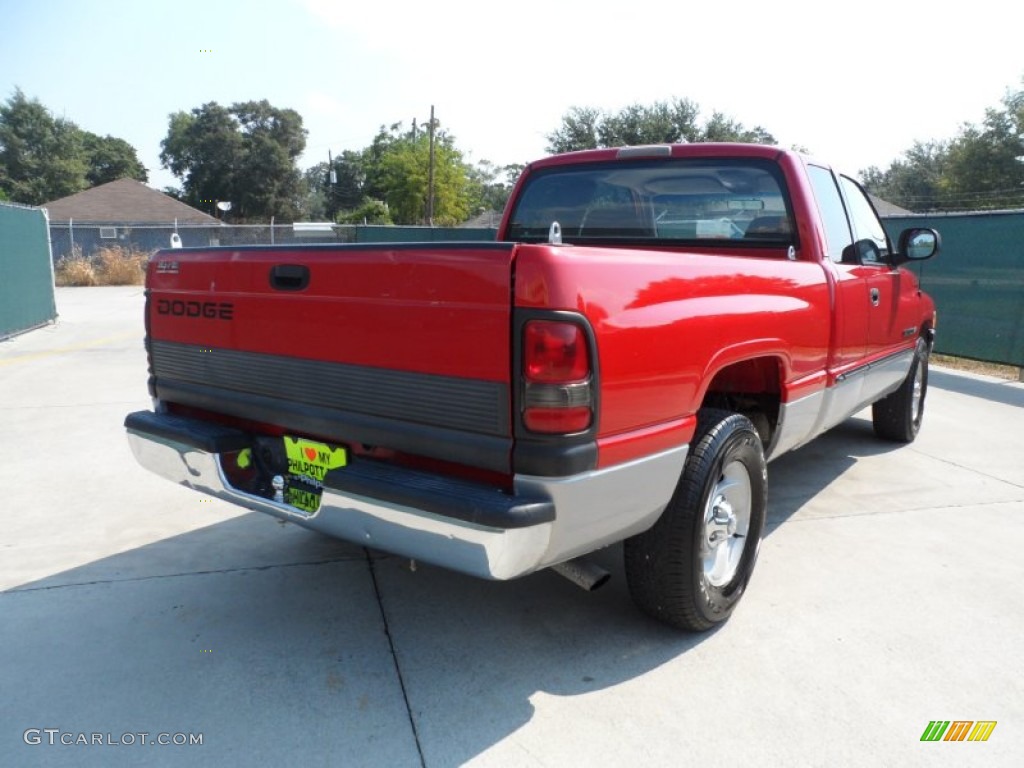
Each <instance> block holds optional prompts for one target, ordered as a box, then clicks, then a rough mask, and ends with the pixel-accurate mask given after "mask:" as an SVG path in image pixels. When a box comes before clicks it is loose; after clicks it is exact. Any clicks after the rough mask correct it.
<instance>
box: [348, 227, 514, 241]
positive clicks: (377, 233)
mask: <svg viewBox="0 0 1024 768" xmlns="http://www.w3.org/2000/svg"><path fill="white" fill-rule="evenodd" d="M496 232H497V230H495V229H489V228H479V229H477V228H473V227H391V226H388V227H372V226H357V227H356V242H357V243H445V242H448V243H451V242H456V241H458V242H465V241H469V242H478V241H481V240H490V241H493V240H494V236H495V233H496Z"/></svg>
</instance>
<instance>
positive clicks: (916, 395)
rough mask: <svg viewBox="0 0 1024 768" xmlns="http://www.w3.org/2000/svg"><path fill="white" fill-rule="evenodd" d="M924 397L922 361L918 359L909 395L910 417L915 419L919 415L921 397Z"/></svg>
mask: <svg viewBox="0 0 1024 768" xmlns="http://www.w3.org/2000/svg"><path fill="white" fill-rule="evenodd" d="M923 397H924V361H923V360H919V361H918V363H917V370H916V371H915V372H914V391H913V392H912V393H911V396H910V398H911V399H910V417H911V418H912V419H914V421H917V420H918V419H919V418H920V417H921V399H922V398H923Z"/></svg>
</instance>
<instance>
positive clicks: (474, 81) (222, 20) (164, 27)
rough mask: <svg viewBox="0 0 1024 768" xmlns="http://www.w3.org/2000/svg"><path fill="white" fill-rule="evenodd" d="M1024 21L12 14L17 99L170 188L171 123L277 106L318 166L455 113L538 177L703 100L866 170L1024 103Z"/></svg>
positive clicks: (612, 6)
mask: <svg viewBox="0 0 1024 768" xmlns="http://www.w3.org/2000/svg"><path fill="white" fill-rule="evenodd" d="M1022 22H1024V5H1019V4H1017V3H1012V2H1005V0H999V2H996V1H995V0H974V2H971V3H956V4H953V3H948V4H947V3H935V2H917V0H888V1H887V2H882V1H880V0H858V2H856V3H851V4H840V3H828V2H817V3H811V2H806V1H800V2H797V0H775V1H774V2H765V1H764V0H762V2H751V1H750V0H730V1H729V2H727V3H726V2H713V3H701V4H695V5H691V4H688V3H686V2H685V0H672V2H664V1H663V0H651V1H649V2H645V1H644V0H634V1H633V2H631V3H630V2H616V3H602V2H600V0H585V1H584V0H516V1H515V2H503V3H493V2H488V0H476V2H466V1H464V0H430V2H425V1H424V0H420V1H419V2H411V1H409V0H390V1H389V0H378V2H367V0H363V1H362V2H351V1H350V0H334V1H332V0H276V1H274V2H271V1H270V0H248V2H238V1H237V0H205V2H197V1H196V0H172V1H168V0H127V1H125V0H0V101H3V100H6V99H7V98H9V97H10V96H11V95H12V94H13V93H14V89H15V88H16V87H18V88H21V90H22V91H23V92H24V93H25V94H26V96H28V97H29V98H36V99H38V100H39V101H41V102H42V103H43V104H44V105H45V106H46V107H47V108H48V109H50V111H51V112H52V113H53V114H54V115H55V116H60V117H65V118H67V119H69V120H72V121H74V122H75V123H77V124H78V125H79V126H80V127H81V128H83V129H85V130H88V131H91V132H93V133H96V134H99V135H111V136H116V137H119V138H122V139H125V140H126V141H128V142H129V143H130V144H132V145H133V146H134V147H135V149H136V151H137V152H138V155H139V159H140V160H141V161H142V163H143V165H145V166H146V168H147V169H148V171H149V183H150V185H151V186H153V187H155V188H157V189H162V188H163V187H165V186H177V185H178V184H179V183H180V182H179V181H178V180H177V179H175V178H174V176H172V175H171V173H170V172H169V171H167V170H166V169H162V168H161V167H160V159H159V155H160V141H161V140H162V139H163V138H164V137H165V136H166V134H167V127H168V116H169V115H170V114H172V113H174V112H178V111H188V110H191V109H194V108H197V107H199V106H201V105H202V104H204V103H206V102H209V101H216V102H218V103H220V104H222V105H225V106H227V105H230V104H233V103H235V102H240V101H248V100H259V99H267V100H268V101H269V102H270V103H271V104H272V105H273V106H275V107H281V108H285V107H288V108H292V109H295V110H296V111H298V112H299V114H300V115H302V118H303V122H304V125H305V127H306V128H307V130H308V131H309V134H308V137H307V146H306V152H305V154H304V155H303V157H302V158H301V159H300V166H301V167H302V168H307V167H309V166H311V165H313V164H314V163H317V162H320V161H325V160H326V159H327V154H328V151H330V152H332V153H334V154H337V153H339V152H341V151H342V150H346V149H352V150H359V149H362V148H363V147H365V146H366V145H368V144H369V143H370V142H371V141H372V139H373V137H374V135H375V134H376V133H377V131H378V130H379V128H380V127H381V126H382V125H386V126H389V125H391V124H392V123H396V122H403V123H404V124H405V125H407V126H408V125H409V124H411V122H412V120H413V119H414V118H415V119H416V120H418V121H419V122H420V123H422V122H424V121H426V120H427V118H428V117H429V114H430V107H431V105H434V107H435V110H436V116H437V118H438V120H439V121H440V122H441V125H442V127H444V128H445V129H446V130H447V131H448V132H449V133H450V134H452V135H454V137H455V142H456V146H457V147H458V148H459V149H460V150H462V152H463V153H464V154H465V155H466V157H467V159H468V160H469V161H471V162H478V161H481V160H489V161H491V162H493V163H496V164H498V165H504V164H507V163H524V162H528V161H530V160H534V159H537V158H539V157H543V156H544V155H545V154H546V151H545V147H546V145H547V140H546V138H545V135H546V134H548V133H551V132H552V131H554V130H555V129H557V128H558V126H559V124H560V121H561V117H562V116H563V115H564V114H565V112H566V111H567V110H568V109H569V108H570V107H572V106H581V107H597V108H600V109H605V110H609V111H616V110H618V109H621V108H622V107H625V106H627V105H630V104H635V103H640V104H651V103H653V102H655V101H659V100H670V99H673V98H689V99H691V100H693V101H695V102H696V103H697V104H699V105H700V107H701V110H702V117H705V118H706V117H708V116H710V114H711V113H712V112H713V111H720V112H724V113H725V114H726V115H728V116H729V117H731V118H733V119H735V120H738V121H740V122H742V123H744V124H745V125H747V126H748V127H752V126H754V125H761V126H763V127H764V128H766V129H767V130H768V131H769V132H771V133H772V134H773V135H774V136H775V137H776V138H777V139H778V140H779V143H780V144H782V145H784V146H791V145H800V146H803V147H806V148H807V149H809V150H810V151H811V152H812V153H813V154H814V155H815V156H816V157H819V158H821V159H822V160H826V161H829V162H831V163H832V164H833V165H835V166H838V167H839V168H841V169H843V170H846V171H848V172H851V173H857V172H859V171H861V170H863V169H865V168H867V167H868V166H872V165H876V166H879V167H882V168H886V167H888V165H889V164H890V163H891V162H892V161H893V160H895V159H896V158H897V157H899V156H900V155H901V154H902V153H903V152H904V151H905V150H907V149H909V148H910V147H911V146H912V144H913V142H914V141H916V140H920V141H928V140H932V139H947V138H952V137H953V136H955V135H956V133H957V132H958V130H959V128H960V127H961V126H962V125H963V124H964V123H980V122H981V121H982V120H983V119H984V116H985V109H986V108H991V107H999V106H1000V102H1001V99H1002V98H1003V96H1004V95H1005V94H1006V92H1007V89H1012V90H1018V89H1020V88H1022V87H1024V82H1022V78H1024V45H1022V44H1021V39H1022V32H1024V23H1022Z"/></svg>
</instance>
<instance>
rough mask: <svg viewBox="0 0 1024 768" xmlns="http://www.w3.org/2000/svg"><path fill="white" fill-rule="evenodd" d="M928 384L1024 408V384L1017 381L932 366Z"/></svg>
mask: <svg viewBox="0 0 1024 768" xmlns="http://www.w3.org/2000/svg"><path fill="white" fill-rule="evenodd" d="M928 386H930V387H938V388H939V389H945V390H948V391H950V392H957V393H958V394H961V395H969V396H970V397H978V398H981V399H982V400H990V401H992V402H996V403H1003V404H1004V405H1015V406H1017V407H1018V408H1024V386H1022V385H1020V384H1018V383H1016V382H1011V381H985V380H984V379H976V378H973V377H970V376H962V375H959V374H956V373H947V372H946V371H942V370H936V369H935V368H932V369H931V370H930V371H928Z"/></svg>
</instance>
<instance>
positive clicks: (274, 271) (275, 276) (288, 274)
mask: <svg viewBox="0 0 1024 768" xmlns="http://www.w3.org/2000/svg"><path fill="white" fill-rule="evenodd" d="M307 285H309V267H307V266H305V265H303V264H275V265H274V266H273V267H271V269H270V287H271V288H276V289H277V290H279V291H301V290H302V289H303V288H305V287H306V286H307Z"/></svg>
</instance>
